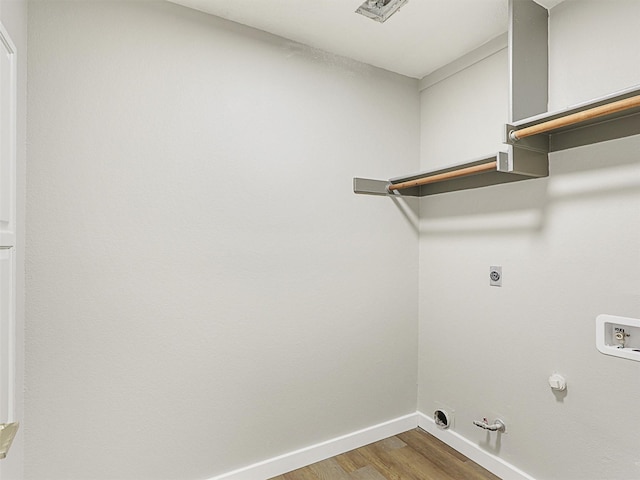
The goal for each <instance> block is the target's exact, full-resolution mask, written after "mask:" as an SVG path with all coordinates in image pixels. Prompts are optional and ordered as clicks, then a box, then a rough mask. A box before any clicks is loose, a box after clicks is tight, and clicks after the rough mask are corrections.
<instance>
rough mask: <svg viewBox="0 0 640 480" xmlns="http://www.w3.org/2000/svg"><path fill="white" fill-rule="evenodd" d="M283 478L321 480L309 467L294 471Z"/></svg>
mask: <svg viewBox="0 0 640 480" xmlns="http://www.w3.org/2000/svg"><path fill="white" fill-rule="evenodd" d="M283 477H284V478H285V480H319V479H318V477H317V476H316V475H315V474H314V473H313V472H312V471H311V470H309V467H304V468H300V469H298V470H294V471H293V472H289V473H285V474H284V475H283ZM271 480H273V479H271Z"/></svg>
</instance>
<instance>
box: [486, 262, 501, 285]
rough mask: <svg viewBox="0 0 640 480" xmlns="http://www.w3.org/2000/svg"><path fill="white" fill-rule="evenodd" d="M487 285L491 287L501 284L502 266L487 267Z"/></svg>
mask: <svg viewBox="0 0 640 480" xmlns="http://www.w3.org/2000/svg"><path fill="white" fill-rule="evenodd" d="M489 285H491V286H492V287H501V286H502V267H497V266H494V267H489Z"/></svg>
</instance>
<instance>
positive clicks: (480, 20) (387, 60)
mask: <svg viewBox="0 0 640 480" xmlns="http://www.w3.org/2000/svg"><path fill="white" fill-rule="evenodd" d="M169 1H172V2H173V3H177V4H180V5H184V6H186V7H190V8H194V9H196V10H200V11H202V12H206V13H209V14H212V15H216V16H218V17H222V18H226V19H228V20H232V21H234V22H238V23H241V24H244V25H248V26H250V27H254V28H257V29H259V30H263V31H265V32H269V33H272V34H275V35H278V36H281V37H284V38H288V39H290V40H294V41H297V42H300V43H303V44H305V45H309V46H311V47H314V48H318V49H321V50H324V51H328V52H332V53H335V54H338V55H342V56H345V57H349V58H352V59H355V60H358V61H361V62H364V63H368V64H370V65H374V66H376V67H380V68H384V69H386V70H390V71H392V72H396V73H400V74H402V75H406V76H409V77H413V78H422V77H424V76H426V75H428V74H429V73H431V72H433V71H434V70H436V69H438V68H440V67H442V66H444V65H446V64H448V63H450V62H452V61H453V60H455V59H457V58H459V57H461V56H462V55H464V54H465V53H468V52H470V51H471V50H473V49H475V48H477V47H479V46H480V45H482V44H484V43H486V42H487V41H489V40H491V39H493V38H495V37H497V36H498V35H500V34H502V33H504V32H506V31H507V15H508V4H507V2H508V0H409V2H408V3H407V4H406V5H405V6H404V7H402V8H401V9H400V11H398V12H397V13H396V14H395V15H394V16H392V17H391V18H390V19H389V20H387V21H386V22H385V23H382V24H381V23H378V22H375V21H373V20H371V19H369V18H366V17H364V16H362V15H358V14H356V13H355V10H356V9H357V8H358V6H360V4H362V3H363V1H364V0H169ZM536 1H537V2H538V3H540V4H542V5H544V6H545V7H547V8H551V7H553V6H555V5H556V4H558V3H560V2H562V1H563V0H536Z"/></svg>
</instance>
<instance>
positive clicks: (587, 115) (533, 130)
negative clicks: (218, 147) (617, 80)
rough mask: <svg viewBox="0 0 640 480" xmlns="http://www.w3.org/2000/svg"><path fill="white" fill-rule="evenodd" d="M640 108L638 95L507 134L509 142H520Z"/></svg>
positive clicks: (639, 96)
mask: <svg viewBox="0 0 640 480" xmlns="http://www.w3.org/2000/svg"><path fill="white" fill-rule="evenodd" d="M635 107H640V95H637V96H635V97H631V98H625V99H624V100H618V101H617V102H613V103H608V104H606V105H600V106H599V107H594V108H590V109H588V110H584V111H582V112H577V113H572V114H571V115H566V116H564V117H560V118H556V119H554V120H549V121H548V122H543V123H540V124H538V125H532V126H531V127H527V128H522V129H520V130H512V131H511V132H509V137H510V138H511V140H514V141H515V140H520V139H523V138H525V137H530V136H531V135H537V134H539V133H545V132H548V131H550V130H555V129H556V128H562V127H568V126H569V125H574V124H576V123H580V122H584V121H586V120H591V119H592V118H598V117H603V116H605V115H611V114H612V113H617V112H621V111H623V110H628V109H630V108H635Z"/></svg>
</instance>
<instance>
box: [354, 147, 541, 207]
mask: <svg viewBox="0 0 640 480" xmlns="http://www.w3.org/2000/svg"><path fill="white" fill-rule="evenodd" d="M515 158H516V156H514V155H512V154H508V153H506V152H498V153H497V154H494V155H488V156H486V157H482V158H478V159H476V160H472V161H470V162H465V163H459V164H456V165H451V166H449V167H446V168H442V169H439V170H431V171H428V172H422V173H418V174H412V175H405V176H402V177H396V178H392V179H391V180H389V181H383V180H371V179H368V178H354V179H353V191H354V192H355V193H363V194H367V195H395V196H410V197H424V196H427V195H435V194H438V193H445V192H454V191H458V190H467V189H470V188H479V187H486V186H489V185H496V184H499V183H508V182H516V181H519V180H527V179H530V178H537V177H545V176H547V175H548V169H547V163H546V162H540V161H537V160H536V159H535V158H533V159H530V160H531V161H530V162H527V163H524V162H520V163H518V162H514V161H513V160H514V159H515ZM518 165H520V166H521V167H522V166H524V167H525V168H524V169H522V168H517V167H518Z"/></svg>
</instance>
